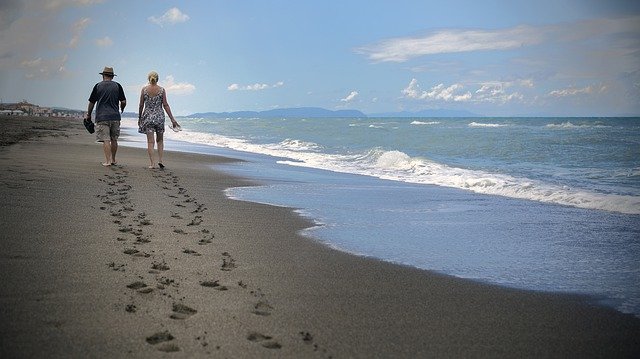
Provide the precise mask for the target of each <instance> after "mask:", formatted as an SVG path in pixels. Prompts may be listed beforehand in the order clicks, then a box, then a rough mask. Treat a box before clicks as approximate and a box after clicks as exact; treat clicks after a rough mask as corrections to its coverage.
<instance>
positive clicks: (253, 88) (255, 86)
mask: <svg viewBox="0 0 640 359" xmlns="http://www.w3.org/2000/svg"><path fill="white" fill-rule="evenodd" d="M281 86H284V82H283V81H278V82H276V83H275V84H273V85H268V84H261V83H255V84H252V85H239V84H236V83H233V84H231V85H229V86H227V90H228V91H261V90H267V89H271V88H277V87H281Z"/></svg>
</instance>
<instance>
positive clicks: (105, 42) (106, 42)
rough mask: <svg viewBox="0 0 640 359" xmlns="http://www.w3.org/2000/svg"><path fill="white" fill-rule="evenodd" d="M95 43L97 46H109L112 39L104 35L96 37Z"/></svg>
mask: <svg viewBox="0 0 640 359" xmlns="http://www.w3.org/2000/svg"><path fill="white" fill-rule="evenodd" d="M96 45H97V46H98V47H110V46H112V45H113V40H111V38H110V37H109V36H105V37H103V38H102V39H96Z"/></svg>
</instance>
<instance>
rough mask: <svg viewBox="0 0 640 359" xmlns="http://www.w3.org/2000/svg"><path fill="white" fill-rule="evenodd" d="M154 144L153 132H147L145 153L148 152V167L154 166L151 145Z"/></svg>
mask: <svg viewBox="0 0 640 359" xmlns="http://www.w3.org/2000/svg"><path fill="white" fill-rule="evenodd" d="M154 145H155V139H154V138H153V132H152V133H147V153H148V154H149V161H150V162H151V165H150V166H149V168H154V167H155V163H154V162H153V147H154Z"/></svg>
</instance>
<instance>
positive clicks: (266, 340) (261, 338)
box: [247, 332, 282, 349]
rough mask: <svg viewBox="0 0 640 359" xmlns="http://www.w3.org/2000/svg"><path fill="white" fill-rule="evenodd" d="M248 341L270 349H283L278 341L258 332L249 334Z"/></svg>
mask: <svg viewBox="0 0 640 359" xmlns="http://www.w3.org/2000/svg"><path fill="white" fill-rule="evenodd" d="M247 340H249V341H250V342H254V343H259V344H260V345H262V346H263V347H265V348H268V349H280V348H282V345H280V343H278V342H277V341H275V340H273V337H270V336H268V335H263V334H260V333H257V332H251V333H249V335H247Z"/></svg>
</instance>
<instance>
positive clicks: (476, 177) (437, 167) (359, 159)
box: [172, 130, 640, 214]
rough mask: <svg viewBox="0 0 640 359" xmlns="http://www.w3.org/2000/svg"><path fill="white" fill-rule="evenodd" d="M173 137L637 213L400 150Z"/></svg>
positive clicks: (621, 203) (588, 195)
mask: <svg viewBox="0 0 640 359" xmlns="http://www.w3.org/2000/svg"><path fill="white" fill-rule="evenodd" d="M172 135H173V136H172V137H173V138H176V139H178V140H183V141H187V142H192V143H199V144H204V145H210V146H217V147H224V148H229V149H232V150H237V151H244V152H251V153H258V154H265V155H270V156H274V157H278V158H283V160H279V161H278V163H281V164H286V165H291V166H299V167H308V168H316V169H322V170H328V171H333V172H341V173H351V174H360V175H366V176H372V177H377V178H381V179H386V180H394V181H400V182H407V183H416V184H428V185H437V186H443V187H452V188H459V189H464V190H469V191H473V192H476V193H482V194H489V195H498V196H504V197H510V198H518V199H526V200H532V201H539V202H546V203H555V204H561V205H567V206H573V207H579V208H588V209H598V210H605V211H612V212H620V213H628V214H640V197H638V196H631V195H617V194H603V193H596V192H591V191H587V190H581V189H572V188H569V187H566V186H561V185H554V184H549V183H544V182H541V181H534V180H531V179H527V178H516V177H512V176H508V175H504V174H497V173H489V172H484V171H478V170H470V169H464V168H457V167H451V166H448V165H445V164H442V163H438V162H434V161H432V160H430V159H428V158H422V157H411V156H409V155H408V154H406V153H404V152H402V151H388V150H385V149H382V148H373V149H370V150H368V151H366V152H362V153H355V154H329V153H323V152H321V151H322V147H321V146H319V145H317V144H315V143H311V142H305V141H300V140H294V139H288V140H285V141H282V142H280V143H273V144H256V143H251V142H249V141H246V140H244V139H239V138H230V137H225V136H220V135H215V134H206V133H198V132H190V131H188V130H183V131H182V132H179V133H173V134H172Z"/></svg>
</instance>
